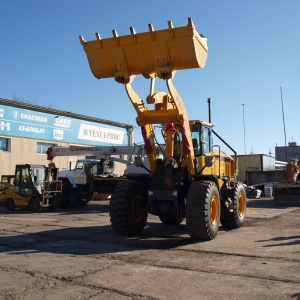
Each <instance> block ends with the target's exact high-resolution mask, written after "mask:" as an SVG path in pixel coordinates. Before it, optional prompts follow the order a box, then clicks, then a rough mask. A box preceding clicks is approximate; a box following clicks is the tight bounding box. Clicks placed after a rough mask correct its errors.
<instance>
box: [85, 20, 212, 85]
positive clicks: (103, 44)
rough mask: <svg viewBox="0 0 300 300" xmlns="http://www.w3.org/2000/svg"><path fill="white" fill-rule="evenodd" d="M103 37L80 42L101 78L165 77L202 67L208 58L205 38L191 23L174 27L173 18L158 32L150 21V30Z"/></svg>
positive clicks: (122, 79) (91, 66)
mask: <svg viewBox="0 0 300 300" xmlns="http://www.w3.org/2000/svg"><path fill="white" fill-rule="evenodd" d="M130 31H131V34H130V35H124V36H118V34H117V32H116V31H115V30H113V37H111V38H106V39H101V37H100V35H99V33H96V40H94V41H85V40H84V38H83V37H82V36H80V41H81V44H82V46H83V49H84V51H85V52H86V55H87V58H88V61H89V64H90V68H91V71H92V73H93V74H94V76H95V77H96V78H98V79H102V78H109V77H114V78H115V79H116V80H117V81H118V82H128V81H129V77H130V76H132V75H138V74H142V75H143V76H144V77H146V78H150V77H151V78H154V77H159V78H162V79H165V78H166V74H172V72H173V71H177V70H183V69H191V68H203V67H204V66H205V63H206V59H207V51H208V49H207V43H206V38H205V37H204V36H203V35H201V34H199V33H198V32H197V31H196V29H195V26H194V24H193V22H192V19H191V18H189V19H188V25H187V26H184V27H177V28H173V25H172V23H171V21H169V22H168V29H164V30H157V31H155V30H154V29H153V27H152V25H151V24H149V32H144V33H135V31H134V29H133V28H132V27H131V28H130ZM168 77H170V75H169V76H168Z"/></svg>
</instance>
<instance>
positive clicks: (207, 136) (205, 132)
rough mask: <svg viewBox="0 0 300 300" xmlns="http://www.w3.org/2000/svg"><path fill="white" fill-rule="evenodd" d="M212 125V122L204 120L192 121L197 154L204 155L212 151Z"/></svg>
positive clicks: (192, 134) (193, 139)
mask: <svg viewBox="0 0 300 300" xmlns="http://www.w3.org/2000/svg"><path fill="white" fill-rule="evenodd" d="M212 126H213V125H212V124H210V123H207V122H204V121H190V128H191V138H192V143H193V148H194V153H195V156H203V155H206V154H208V153H210V152H211V147H212V133H211V130H212Z"/></svg>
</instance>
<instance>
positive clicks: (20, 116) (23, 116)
mask: <svg viewBox="0 0 300 300" xmlns="http://www.w3.org/2000/svg"><path fill="white" fill-rule="evenodd" d="M13 117H14V119H22V120H29V121H34V122H41V123H47V122H48V119H47V118H46V117H42V116H38V115H31V114H25V113H19V112H18V111H16V110H14V111H13Z"/></svg>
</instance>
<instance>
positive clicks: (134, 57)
mask: <svg viewBox="0 0 300 300" xmlns="http://www.w3.org/2000/svg"><path fill="white" fill-rule="evenodd" d="M130 32H131V34H130V35H128V36H118V34H117V32H116V31H115V30H113V35H114V36H113V37H112V38H107V39H101V37H100V35H99V34H98V33H97V34H96V40H95V41H85V40H84V38H83V37H80V41H81V44H82V46H83V49H84V51H85V52H86V55H87V58H88V61H89V64H90V67H91V71H92V73H93V74H94V76H95V77H96V78H98V79H102V78H109V77H114V78H115V80H116V81H117V82H118V83H120V84H123V85H124V88H125V90H126V92H127V95H128V97H129V99H130V101H131V103H132V105H133V107H134V109H135V110H136V113H137V118H136V122H137V124H138V126H140V127H141V131H142V135H143V139H144V143H145V151H146V154H147V158H148V162H149V168H150V169H149V174H148V176H146V177H135V176H134V175H130V174H127V177H128V178H129V180H126V181H124V182H120V183H118V184H117V185H116V188H115V190H114V192H113V194H112V197H111V202H110V218H111V223H112V227H113V229H114V230H115V232H117V233H118V234H120V235H135V234H140V233H141V232H142V231H143V229H144V227H145V224H146V221H147V216H148V213H151V214H154V215H157V216H159V218H160V220H161V221H162V223H164V224H172V225H177V224H180V223H181V222H182V221H183V219H184V218H186V225H187V230H188V233H189V234H190V236H191V238H192V239H196V240H198V239H204V240H210V239H213V238H214V237H215V236H216V235H217V232H218V229H219V225H220V221H221V222H222V225H223V227H228V228H237V227H241V226H242V225H243V222H244V219H245V214H246V196H245V190H244V187H243V185H242V184H241V183H239V182H237V181H236V174H237V161H236V159H234V158H233V157H231V156H230V155H227V154H225V153H223V152H222V151H221V147H220V146H219V145H213V143H212V134H213V133H214V134H215V132H214V131H213V130H212V127H213V124H211V123H208V122H204V121H200V120H195V121H190V120H189V119H188V115H187V112H186V109H185V106H184V103H183V101H182V99H181V97H180V95H179V93H178V92H177V90H176V88H175V86H174V85H173V81H172V79H173V77H174V76H175V73H176V71H177V70H183V69H191V68H203V67H204V66H205V63H206V59H207V52H208V48H207V40H206V38H205V37H204V36H203V35H201V34H199V33H198V32H197V31H196V29H195V26H194V24H193V22H192V20H191V19H190V18H189V19H188V25H187V26H184V27H177V28H174V27H173V25H172V22H171V21H169V22H168V29H165V30H158V31H155V30H154V29H153V26H152V25H151V24H149V32H145V33H140V34H137V33H135V31H134V29H133V28H130ZM139 74H141V75H143V76H144V77H145V78H146V79H150V93H149V95H148V96H147V97H146V101H144V100H142V99H141V98H140V97H139V96H138V95H137V93H136V92H135V91H134V89H133V87H132V82H133V80H134V77H135V76H136V75H139ZM157 78H159V79H161V80H163V81H165V83H166V87H167V92H164V91H162V92H155V80H156V79H157ZM146 104H148V105H149V106H150V105H153V108H152V109H151V107H148V106H147V105H146ZM155 124H159V125H160V126H161V127H162V137H163V141H164V145H165V148H164V152H163V156H162V157H161V156H159V154H158V152H157V147H156V146H157V139H156V137H155V132H154V125H155ZM225 144H226V143H225ZM226 145H227V144H226ZM235 154H236V153H235ZM137 161H138V162H139V164H140V162H141V160H140V159H139V160H137Z"/></svg>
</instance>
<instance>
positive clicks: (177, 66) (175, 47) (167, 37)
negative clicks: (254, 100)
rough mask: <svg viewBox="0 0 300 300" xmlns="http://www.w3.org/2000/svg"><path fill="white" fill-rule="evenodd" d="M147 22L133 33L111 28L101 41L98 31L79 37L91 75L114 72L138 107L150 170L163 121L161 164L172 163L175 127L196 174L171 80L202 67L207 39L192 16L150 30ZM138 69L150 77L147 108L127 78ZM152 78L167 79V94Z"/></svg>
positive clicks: (181, 105)
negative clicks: (120, 33) (156, 88)
mask: <svg viewBox="0 0 300 300" xmlns="http://www.w3.org/2000/svg"><path fill="white" fill-rule="evenodd" d="M148 26H149V32H146V33H140V34H136V33H135V31H134V29H133V28H132V27H131V28H130V32H131V34H130V35H128V36H121V37H119V36H118V34H117V32H116V31H115V30H113V38H108V39H104V40H102V39H101V38H100V35H99V34H98V33H97V34H96V38H97V40H96V41H91V42H86V41H85V40H84V38H83V37H82V36H80V41H81V44H82V46H83V48H84V50H85V52H86V54H87V57H88V60H89V63H90V67H91V70H92V73H93V74H94V76H95V77H96V78H98V79H101V78H107V77H114V78H115V80H116V81H117V82H119V83H121V84H124V86H125V89H126V92H127V94H128V97H129V99H130V100H131V103H132V105H133V107H134V108H135V110H136V112H137V118H136V122H137V124H138V125H139V126H140V127H141V130H142V135H143V138H144V142H145V150H146V154H147V156H148V160H149V165H150V170H151V173H152V174H154V172H155V170H156V161H157V159H158V154H157V152H156V148H155V146H154V145H155V141H154V130H153V124H164V126H165V129H166V132H165V144H166V149H165V157H166V160H165V164H166V165H170V164H171V162H172V157H173V155H174V143H173V140H174V134H175V132H176V131H177V130H179V132H180V133H181V134H182V142H183V150H184V154H185V155H186V162H187V166H188V173H189V177H190V178H192V177H193V176H194V175H195V168H194V161H193V157H194V153H193V146H192V143H191V138H190V136H191V134H190V128H189V120H188V116H187V112H186V109H185V106H184V103H183V101H182V99H181V97H180V95H179V93H178V92H177V90H176V89H175V87H174V85H173V82H172V79H173V78H174V76H175V73H176V70H181V69H189V68H199V67H200V68H203V67H204V66H205V63H206V59H207V51H208V49H207V43H206V38H205V37H204V36H203V35H200V34H199V33H198V32H197V31H196V30H195V26H194V24H193V22H192V19H191V18H189V19H188V25H187V26H184V27H178V28H174V27H173V25H172V22H171V21H168V29H166V30H158V31H154V29H153V26H152V25H151V24H149V25H148ZM132 55H135V57H136V59H132V58H133V57H132ZM111 66H112V68H111ZM138 74H142V75H143V76H144V77H145V78H147V79H150V94H149V95H148V97H147V99H146V102H147V104H154V109H152V110H150V109H148V108H147V106H146V105H145V103H144V101H143V100H141V98H140V97H139V96H138V95H137V93H136V92H135V91H134V89H133V88H132V85H131V83H132V82H133V80H134V77H135V75H138ZM157 77H158V78H160V79H162V80H164V81H165V82H166V85H167V88H168V91H169V94H167V93H165V92H158V93H155V92H154V83H155V78H157ZM177 125H178V126H177ZM177 128H178V129H177Z"/></svg>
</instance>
